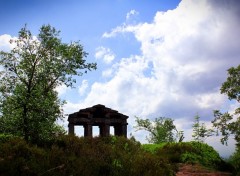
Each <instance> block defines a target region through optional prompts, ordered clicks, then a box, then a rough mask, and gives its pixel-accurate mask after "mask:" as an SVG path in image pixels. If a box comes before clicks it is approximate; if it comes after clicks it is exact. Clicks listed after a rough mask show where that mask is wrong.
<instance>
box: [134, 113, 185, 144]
mask: <svg viewBox="0 0 240 176" xmlns="http://www.w3.org/2000/svg"><path fill="white" fill-rule="evenodd" d="M135 121H136V123H137V125H136V126H134V128H135V129H136V130H137V131H138V130H146V131H148V132H149V133H150V137H149V138H148V137H147V140H148V141H149V142H150V143H155V144H158V143H163V142H174V141H176V140H177V139H179V141H180V142H181V141H182V140H183V138H184V137H183V132H182V131H180V132H178V130H177V128H176V126H175V125H174V124H173V120H172V119H170V118H164V117H159V118H156V119H155V120H154V121H150V120H149V119H140V118H139V117H136V120H135Z"/></svg>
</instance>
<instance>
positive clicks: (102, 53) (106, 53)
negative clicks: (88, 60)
mask: <svg viewBox="0 0 240 176" xmlns="http://www.w3.org/2000/svg"><path fill="white" fill-rule="evenodd" d="M95 58H96V59H102V60H103V61H104V62H105V63H106V64H110V63H111V62H112V61H113V60H114V59H115V55H114V53H113V52H112V51H111V50H110V49H109V48H105V47H102V46H101V47H98V48H97V49H96V53H95Z"/></svg>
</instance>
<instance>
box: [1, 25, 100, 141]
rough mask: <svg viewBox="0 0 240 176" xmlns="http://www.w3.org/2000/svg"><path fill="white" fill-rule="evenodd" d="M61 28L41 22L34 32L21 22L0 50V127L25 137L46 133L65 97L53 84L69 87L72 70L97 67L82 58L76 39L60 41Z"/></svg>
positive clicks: (40, 136) (77, 73)
mask: <svg viewBox="0 0 240 176" xmlns="http://www.w3.org/2000/svg"><path fill="white" fill-rule="evenodd" d="M59 34H60V31H57V30H56V29H55V28H54V27H51V26H50V25H43V26H42V27H41V28H40V32H39V34H38V36H37V37H35V36H33V35H32V33H31V32H30V31H29V30H28V29H27V27H26V25H25V27H23V28H22V29H21V30H20V31H19V35H18V38H17V39H13V40H11V41H10V43H11V44H13V46H15V47H14V48H13V49H12V50H11V51H10V52H4V51H1V52H0V65H1V66H2V69H1V70H2V71H1V72H0V78H1V79H0V110H1V116H0V132H3V133H9V134H14V135H18V136H23V137H24V139H25V140H26V141H29V140H33V141H34V140H38V139H43V138H47V137H50V136H51V135H52V133H53V132H54V129H59V127H58V126H57V125H56V123H55V122H56V120H57V119H58V118H62V117H63V112H62V105H63V103H64V101H61V100H60V99H59V98H58V95H57V92H56V91H55V88H56V87H57V86H60V85H63V84H65V85H66V86H69V87H73V84H74V83H75V82H76V80H75V79H74V76H81V75H82V74H83V73H86V72H87V70H90V71H91V70H93V69H96V64H95V63H86V60H85V59H84V57H86V56H87V53H86V52H85V51H84V50H83V47H82V46H81V45H80V43H79V42H71V43H70V44H66V43H63V42H62V41H61V39H60V38H59Z"/></svg>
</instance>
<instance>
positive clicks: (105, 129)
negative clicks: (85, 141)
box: [99, 124, 110, 137]
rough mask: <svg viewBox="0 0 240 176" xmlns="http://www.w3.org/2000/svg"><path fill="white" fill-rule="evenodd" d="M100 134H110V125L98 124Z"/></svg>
mask: <svg viewBox="0 0 240 176" xmlns="http://www.w3.org/2000/svg"><path fill="white" fill-rule="evenodd" d="M99 128H100V136H102V137H105V136H109V135H110V126H109V125H108V124H103V125H101V126H99Z"/></svg>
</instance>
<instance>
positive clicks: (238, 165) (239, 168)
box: [229, 149, 240, 175]
mask: <svg viewBox="0 0 240 176" xmlns="http://www.w3.org/2000/svg"><path fill="white" fill-rule="evenodd" d="M229 163H230V164H231V165H232V166H233V169H234V174H235V175H240V150H239V149H237V150H236V151H235V152H234V153H233V154H232V155H231V156H230V158H229Z"/></svg>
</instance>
